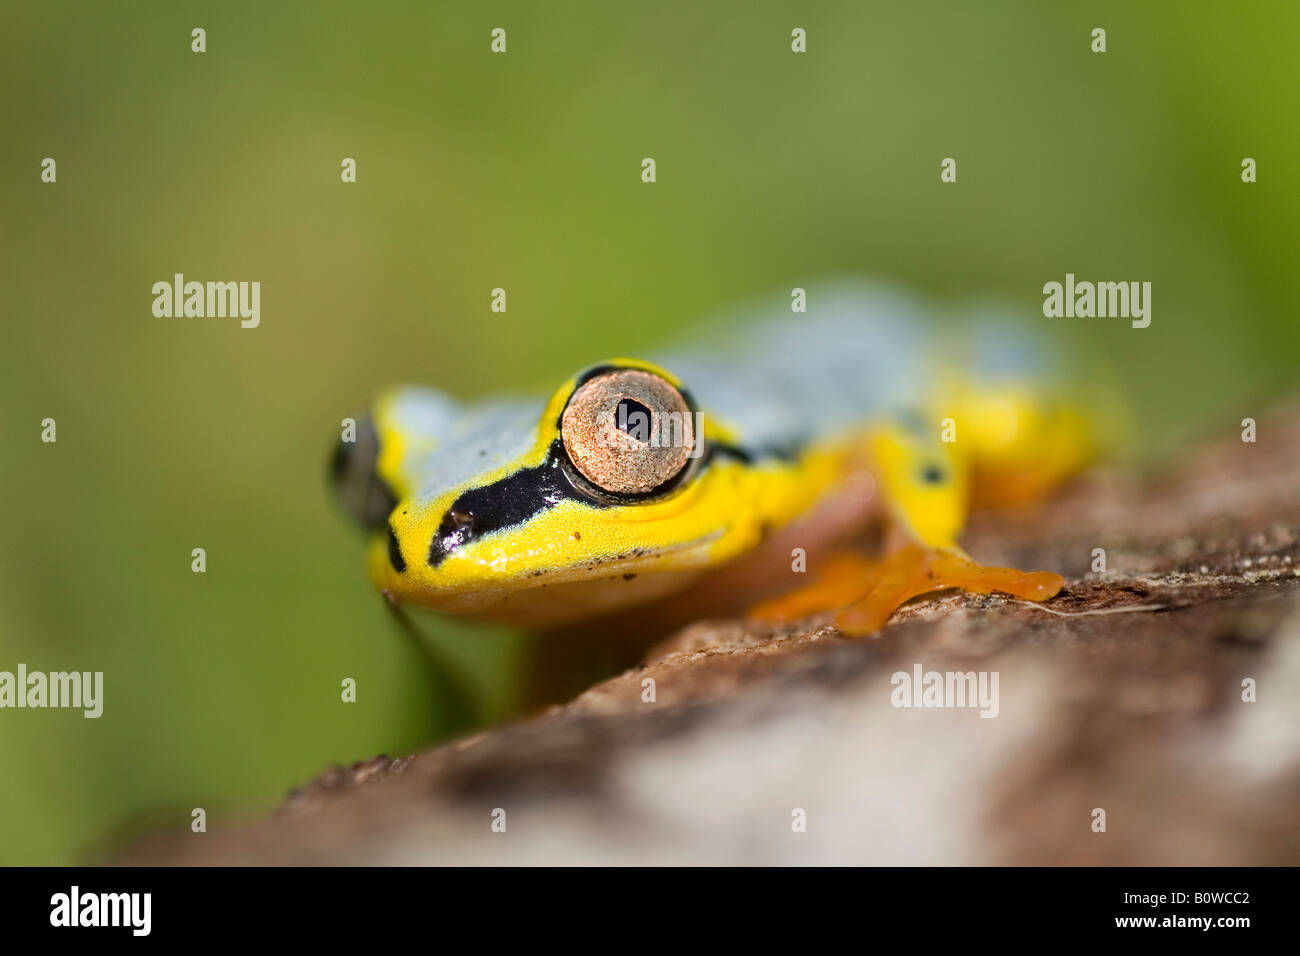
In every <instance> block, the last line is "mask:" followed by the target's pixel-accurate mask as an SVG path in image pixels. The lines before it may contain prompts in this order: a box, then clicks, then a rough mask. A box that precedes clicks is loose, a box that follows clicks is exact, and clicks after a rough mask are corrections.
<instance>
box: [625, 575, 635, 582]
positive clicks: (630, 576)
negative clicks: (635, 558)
mask: <svg viewBox="0 0 1300 956" xmlns="http://www.w3.org/2000/svg"><path fill="white" fill-rule="evenodd" d="M635 577H636V575H635V574H625V575H623V580H624V581H631V580H632V579H633V578H635Z"/></svg>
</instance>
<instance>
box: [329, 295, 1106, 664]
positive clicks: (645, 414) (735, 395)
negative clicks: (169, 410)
mask: <svg viewBox="0 0 1300 956" xmlns="http://www.w3.org/2000/svg"><path fill="white" fill-rule="evenodd" d="M819 302H820V305H819V307H818V308H817V309H810V310H809V312H807V313H804V314H792V313H790V312H789V311H788V310H784V311H783V310H781V309H780V308H779V307H777V306H773V307H769V308H767V309H766V310H764V309H763V308H753V307H749V308H746V309H741V310H738V315H736V316H733V317H732V318H731V319H730V320H728V321H721V322H714V323H709V324H707V325H706V326H705V327H704V328H703V330H702V331H700V332H698V333H697V334H695V335H693V336H692V337H691V340H689V341H687V342H686V343H684V344H683V345H681V346H679V347H678V348H677V349H675V350H670V351H668V352H667V353H665V354H663V355H660V356H655V357H653V358H647V359H641V358H630V357H618V358H610V359H602V360H599V361H596V362H593V363H591V364H589V365H588V366H587V367H585V368H584V369H582V370H581V371H578V372H577V373H575V374H573V375H571V376H569V377H568V378H567V379H565V380H564V381H563V382H562V383H560V384H559V385H558V386H557V387H556V388H554V389H553V390H551V391H550V393H549V394H541V395H532V396H530V395H521V396H507V397H502V398H492V399H487V400H480V401H470V402H466V401H460V400H457V399H455V398H453V397H451V396H449V395H447V394H445V393H443V392H441V391H439V390H437V389H435V388H432V387H429V386H425V385H400V386H394V387H390V388H387V389H385V390H384V391H382V392H381V393H380V394H379V395H378V397H377V398H376V400H375V401H374V403H373V404H372V406H371V407H370V409H369V410H368V412H366V413H365V414H363V415H362V416H360V417H359V418H358V419H357V428H356V430H355V435H354V439H353V440H351V441H344V442H340V443H339V445H338V447H337V449H336V453H335V456H334V459H333V476H334V484H335V487H336V489H337V490H338V493H339V495H340V497H341V499H342V501H343V503H344V505H345V507H346V509H347V510H348V511H349V512H350V513H351V514H352V515H353V516H354V517H355V518H356V519H357V520H358V521H359V523H360V524H361V525H362V527H363V528H365V529H366V530H367V532H368V534H369V536H370V539H371V540H370V545H369V552H368V554H369V557H368V565H369V574H370V578H371V580H372V582H373V584H374V585H375V587H376V588H377V589H378V590H379V591H380V592H381V593H382V594H384V595H385V596H387V597H388V598H389V599H390V600H391V601H393V602H396V603H398V604H403V605H404V604H415V605H424V606H427V607H430V608H433V609H435V610H437V611H439V612H442V613H445V614H450V615H455V616H459V617H468V618H478V619H485V620H490V621H497V622H502V623H506V624H510V625H515V626H522V627H525V628H533V629H541V630H545V629H551V628H560V627H571V626H574V625H581V623H582V622H583V621H585V620H593V619H598V618H600V617H601V616H603V615H608V614H611V613H616V612H622V613H631V614H637V613H647V614H648V613H650V611H651V609H653V608H655V607H657V606H658V607H661V606H663V605H665V604H668V605H672V606H674V607H681V608H689V609H691V613H707V611H708V610H709V608H710V607H711V606H717V607H721V606H724V605H725V604H727V603H728V602H731V603H733V604H734V600H735V599H734V597H733V595H735V594H737V593H742V594H743V593H744V592H745V591H746V585H748V586H749V588H748V590H749V591H750V592H751V593H749V594H747V595H745V596H744V598H743V600H744V601H745V604H744V608H745V615H746V616H747V617H749V618H752V619H755V620H762V621H771V622H794V621H799V620H803V619H806V618H811V617H814V616H817V615H825V616H829V619H830V621H831V622H832V624H833V626H834V627H835V628H837V629H838V631H839V632H840V633H841V634H843V635H844V636H845V637H849V638H859V637H866V636H870V635H873V634H877V633H879V632H880V631H881V630H882V629H883V628H884V627H885V626H886V624H887V622H888V621H889V620H890V618H891V617H892V615H893V614H894V613H895V612H896V611H898V609H899V608H901V607H903V606H904V605H906V604H908V603H910V602H914V601H919V600H924V599H925V598H926V596H929V595H933V594H935V593H937V592H941V591H946V590H949V589H954V588H956V589H960V590H964V591H968V592H974V593H980V594H991V593H1000V594H1004V595H1008V596H1010V597H1012V598H1015V599H1020V600H1025V601H1030V602H1045V601H1048V600H1050V599H1051V598H1052V597H1054V596H1055V595H1056V594H1058V593H1059V592H1060V591H1061V589H1062V588H1063V587H1064V585H1065V579H1064V578H1063V576H1062V575H1061V574H1059V573H1057V572H1055V571H1050V570H1046V571H1044V570H1035V571H1024V570H1020V569H1017V568H1010V567H1001V566H996V565H988V564H982V563H980V562H979V561H977V560H976V559H975V558H974V557H972V556H971V555H969V554H967V553H966V551H964V550H963V548H962V547H961V545H960V543H959V537H960V535H961V533H962V531H963V528H964V526H965V524H966V521H967V518H968V516H969V515H970V513H971V512H972V510H973V509H977V508H984V507H990V508H1006V507H1008V506H1010V505H1019V504H1023V503H1025V502H1030V501H1035V500H1039V499H1041V498H1042V497H1043V496H1044V495H1046V494H1047V493H1048V492H1049V491H1050V490H1051V489H1053V488H1055V487H1057V486H1058V485H1060V484H1061V483H1062V482H1064V481H1065V480H1067V479H1068V478H1070V477H1071V476H1073V475H1075V474H1077V473H1078V472H1079V471H1081V470H1082V469H1083V468H1084V467H1085V466H1086V464H1087V463H1088V462H1089V461H1091V460H1092V459H1093V458H1094V457H1095V455H1096V452H1097V432H1098V427H1097V423H1096V422H1095V421H1093V420H1091V419H1090V416H1089V414H1088V408H1087V404H1086V403H1084V402H1081V401H1080V400H1079V399H1078V397H1077V394H1072V393H1071V390H1070V389H1069V388H1068V387H1066V385H1065V384H1064V383H1065V378H1064V377H1063V376H1062V372H1061V369H1062V368H1063V367H1065V366H1066V365H1067V364H1068V363H1066V362H1064V361H1063V360H1064V358H1065V357H1064V356H1062V355H1061V354H1060V353H1059V352H1058V353H1053V352H1052V350H1051V348H1050V346H1049V344H1048V343H1047V341H1046V340H1045V339H1044V338H1043V337H1041V336H1037V337H1036V336H1034V335H1031V334H1029V331H1028V329H1027V327H1025V326H1024V325H1023V324H1021V323H1016V322H1015V321H1012V320H1011V318H1010V314H1009V311H1008V310H1006V309H1005V308H1002V307H988V306H984V307H980V308H973V309H969V310H967V311H966V313H965V314H962V315H961V316H960V317H959V318H958V319H957V320H953V319H952V317H951V316H949V317H948V318H947V319H945V318H944V312H945V308H944V307H942V306H940V305H937V304H936V303H934V302H932V301H929V300H927V299H926V298H925V297H923V296H922V295H920V294H919V293H917V292H915V291H912V290H908V289H904V288H902V287H899V286H896V285H892V284H889V283H882V282H878V281H876V282H869V281H860V280H853V281H840V282H839V283H835V284H828V286H827V288H826V289H825V290H824V291H823V294H822V295H821V297H820V300H819ZM947 311H949V312H952V311H953V310H951V309H949V310H947ZM958 311H960V310H958ZM868 527H872V528H875V529H877V533H876V542H875V547H874V549H864V548H863V547H861V542H860V541H858V543H857V544H854V543H853V542H854V538H855V535H857V536H860V535H861V533H862V531H863V529H865V528H868ZM760 569H766V570H760ZM773 569H775V570H773ZM696 609H699V610H698V611H696Z"/></svg>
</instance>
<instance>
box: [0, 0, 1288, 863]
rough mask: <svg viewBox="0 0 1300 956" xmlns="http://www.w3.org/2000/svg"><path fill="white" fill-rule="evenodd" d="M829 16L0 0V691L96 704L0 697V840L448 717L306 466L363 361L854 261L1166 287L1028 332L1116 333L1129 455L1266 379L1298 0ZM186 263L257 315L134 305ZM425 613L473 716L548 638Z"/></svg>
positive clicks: (911, 271)
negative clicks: (204, 561)
mask: <svg viewBox="0 0 1300 956" xmlns="http://www.w3.org/2000/svg"><path fill="white" fill-rule="evenodd" d="M1140 6H1142V7H1148V9H1136V8H1137V7H1140ZM815 7H816V8H815V9H809V5H807V4H798V3H784V4H781V3H770V2H755V3H747V4H743V5H742V4H707V3H699V2H692V3H655V4H642V5H632V4H611V3H597V2H588V3H563V4H538V3H535V2H519V3H458V4H427V3H404V4H398V3H387V4H364V3H338V2H327V3H300V4H290V3H273V4H272V3H255V2H223V3H183V2H179V3H178V2H173V0H167V2H148V3H132V4H129V5H127V4H99V3H75V4H68V3H51V2H40V3H15V2H13V0H4V3H3V7H2V12H0V75H2V76H3V79H4V87H3V88H4V97H3V107H2V108H3V117H4V127H3V128H4V136H3V139H4V149H3V151H2V152H0V164H2V166H0V182H2V183H3V186H2V187H0V203H2V205H0V243H2V245H0V254H2V256H3V266H2V267H0V274H2V275H3V300H2V301H3V310H4V316H5V322H4V345H3V348H2V349H0V396H2V398H3V407H2V410H3V418H2V419H0V421H2V427H3V437H4V441H3V445H0V493H2V494H3V501H4V503H5V507H4V517H3V519H2V522H0V523H2V524H3V529H4V532H3V536H2V539H0V575H2V577H0V580H2V581H3V583H2V584H0V669H7V670H11V671H12V670H14V669H15V668H16V666H17V664H18V663H19V662H20V661H22V662H25V663H26V664H27V665H28V667H29V668H30V669H33V670H62V669H76V670H102V671H104V672H105V684H106V689H105V710H104V716H103V717H102V718H100V719H99V720H86V719H83V718H82V716H81V715H80V712H77V711H55V710H45V711H32V710H22V711H17V710H6V711H0V861H3V862H9V863H58V862H74V861H78V860H93V859H98V858H101V857H102V855H103V854H104V853H106V852H110V851H111V850H112V848H113V847H114V846H115V845H117V843H118V842H119V841H120V840H122V839H124V838H126V837H129V836H130V835H132V834H135V833H139V832H141V831H145V830H149V829H153V828H158V827H186V826H188V824H189V820H190V809H191V808H193V807H200V806H201V807H204V808H206V809H207V811H208V813H209V815H210V818H211V819H210V823H211V822H212V819H221V818H223V817H229V816H232V815H238V814H244V813H255V812H261V811H265V810H266V809H268V808H271V807H273V806H275V805H276V804H277V803H278V802H279V801H280V800H281V799H282V797H283V795H284V793H285V791H286V790H287V789H288V788H289V787H290V786H292V785H294V784H295V783H298V782H301V781H304V780H306V779H309V778H311V777H312V776H314V775H315V774H316V773H317V772H319V771H320V770H321V769H322V768H323V767H324V766H326V765H328V764H330V763H335V762H350V761H352V760H356V759H359V758H364V757H368V756H371V755H373V754H375V753H379V752H388V753H392V754H397V753H402V752H408V751H411V750H413V749H415V748H417V747H420V746H422V745H424V744H427V743H428V742H429V741H430V740H432V739H434V738H435V737H436V736H437V735H438V733H439V728H438V708H437V705H436V701H434V700H432V699H431V695H430V693H429V683H428V674H427V670H426V668H425V666H424V664H423V661H422V658H421V655H420V654H419V652H418V651H417V650H416V649H415V648H414V646H413V645H412V644H410V643H409V642H408V641H406V640H405V639H404V638H403V637H402V635H401V633H400V632H399V631H398V630H397V629H396V628H395V626H394V624H393V622H392V620H390V618H389V616H388V614H386V613H385V609H384V608H383V606H382V604H381V602H380V600H379V599H378V598H377V597H376V595H375V594H374V593H373V592H372V591H371V589H370V586H369V584H368V582H367V580H366V575H365V571H364V546H363V543H362V540H361V538H360V537H359V536H358V535H357V533H356V531H355V530H354V528H353V527H351V526H350V524H349V523H348V522H347V521H345V520H344V518H343V517H342V516H341V515H340V514H338V513H337V511H336V509H335V508H334V504H333V501H332V500H331V498H330V495H329V493H328V488H327V486H326V484H325V482H324V473H325V461H326V457H327V454H328V452H329V450H330V447H331V443H332V441H333V440H334V438H335V437H336V435H337V423H338V421H339V419H340V418H342V417H343V416H344V415H348V414H351V413H354V412H356V411H357V410H359V409H360V408H362V407H363V406H364V404H365V403H366V402H367V401H368V400H369V398H370V397H371V396H372V395H373V394H374V392H375V390H376V389H377V388H378V387H380V386H382V385H384V384H386V383H390V382H395V381H414V382H427V383H430V384H435V385H438V386H440V387H442V388H445V389H447V390H448V391H451V392H453V393H456V394H459V395H463V396H476V395H482V394H486V393H490V392H492V391H495V390H499V389H502V388H521V387H539V388H545V389H549V388H551V387H553V386H554V384H555V383H556V382H557V381H559V380H560V379H561V378H562V377H563V376H565V375H567V374H569V373H570V372H572V371H573V370H574V369H576V368H578V367H581V366H582V365H584V364H585V363H587V362H589V361H592V360H595V359H599V358H602V357H606V356H608V355H611V354H635V353H638V352H644V351H647V350H650V349H653V348H654V347H655V346H656V345H658V344H659V343H660V342H661V341H662V340H663V339H664V338H666V337H669V336H670V335H672V334H674V333H676V334H678V335H680V334H681V333H682V332H683V331H685V330H688V329H689V327H690V326H691V323H692V322H694V321H696V320H698V319H699V318H700V317H701V316H704V315H706V314H708V313H710V312H711V311H714V310H716V309H718V308H720V307H723V306H727V305H729V304H732V303H734V302H735V301H736V300H738V299H748V298H752V297H753V296H755V295H770V296H772V298H773V301H774V302H788V296H789V289H790V288H791V287H792V286H795V285H802V286H805V287H809V288H810V292H811V294H812V299H811V301H812V303H813V304H814V305H815V294H816V293H815V285H816V281H817V280H818V278H820V277H824V276H830V275H836V274H842V273H862V274H870V275H882V276H887V277H892V278H897V279H901V280H904V281H907V282H910V283H912V284H914V285H916V286H918V287H920V288H923V289H926V290H928V291H930V292H932V293H934V294H936V295H938V296H940V297H950V296H951V297H957V296H960V297H965V296H969V295H990V294H991V295H998V296H1001V297H1004V298H1007V299H1009V300H1011V301H1013V302H1015V303H1018V304H1020V305H1022V306H1023V307H1024V309H1025V310H1026V313H1027V315H1028V316H1030V317H1031V318H1032V317H1033V316H1035V315H1038V316H1041V312H1040V309H1041V305H1042V293H1041V291H1040V290H1041V287H1042V284H1043V283H1044V282H1047V281H1049V280H1053V279H1055V280H1058V281H1059V280H1061V279H1062V277H1063V276H1064V274H1065V273H1066V272H1067V271H1071V272H1074V273H1076V274H1077V275H1078V276H1079V277H1080V278H1092V279H1124V280H1127V279H1141V280H1150V281H1152V283H1153V306H1154V311H1153V321H1152V325H1151V327H1150V328H1149V329H1146V330H1142V331H1135V330H1132V329H1130V328H1128V325H1127V323H1126V322H1123V321H1117V320H1102V319H1090V320H1089V319H1081V320H1058V321H1057V322H1056V323H1055V328H1056V329H1057V330H1059V331H1060V332H1061V333H1062V334H1063V335H1066V336H1069V337H1071V338H1072V340H1073V345H1074V346H1077V347H1080V348H1091V349H1093V350H1096V351H1101V352H1104V353H1106V354H1108V355H1109V357H1110V360H1111V361H1112V362H1113V363H1114V366H1115V368H1116V370H1117V373H1118V377H1119V380H1120V381H1121V382H1122V383H1123V386H1124V388H1125V390H1126V391H1127V392H1128V393H1129V396H1128V397H1129V399H1130V401H1131V402H1132V404H1133V407H1134V408H1135V410H1136V412H1137V421H1138V424H1139V426H1140V429H1141V431H1140V439H1141V442H1140V444H1141V445H1142V446H1143V447H1144V448H1145V450H1146V452H1147V453H1148V454H1149V455H1153V456H1156V457H1158V456H1160V455H1161V454H1165V453H1168V452H1169V451H1171V450H1172V449H1174V448H1176V447H1177V446H1178V445H1179V443H1181V442H1182V441H1184V440H1185V439H1186V438H1187V437H1188V436H1190V435H1192V434H1194V433H1198V432H1202V433H1203V432H1207V431H1209V432H1214V431H1228V430H1233V429H1236V428H1237V427H1238V422H1239V421H1240V419H1241V418H1242V417H1244V416H1246V415H1253V416H1258V415H1260V414H1262V412H1263V411H1264V409H1265V407H1266V403H1267V398H1268V396H1270V395H1276V394H1277V393H1279V392H1280V391H1282V390H1284V389H1286V388H1288V387H1290V386H1291V385H1293V383H1294V380H1295V377H1296V370H1297V356H1298V355H1300V331H1298V327H1297V323H1296V309H1295V305H1296V300H1297V296H1296V292H1295V288H1294V284H1293V283H1294V281H1295V278H1296V268H1295V255H1296V250H1297V241H1296V240H1297V232H1298V231H1300V225H1298V224H1300V190H1297V188H1296V186H1295V182H1296V177H1297V175H1300V168H1298V167H1297V162H1298V161H1300V159H1298V158H1300V137H1298V135H1297V121H1296V115H1297V114H1296V108H1295V91H1296V89H1297V83H1298V81H1300V41H1298V40H1297V38H1298V37H1300V7H1297V6H1296V5H1295V4H1293V3H1287V2H1280V0H1279V2H1272V3H1267V2H1264V3H1255V4H1249V5H1241V6H1237V7H1231V8H1229V7H1227V6H1225V5H1223V4H1218V3H1194V4H1178V5H1177V6H1176V9H1175V8H1174V5H1170V4H1154V3H1153V4H1149V5H1137V4H1131V3H1113V4H1106V3H1100V4H1088V5H1083V4H1051V5H1049V4H1042V3H1022V4H998V3H988V4H974V3H917V4H903V3H897V4H894V3H890V4H863V3H829V2H825V3H818V4H816V5H815ZM195 26H202V27H204V28H205V29H206V30H207V44H208V51H207V52H206V53H205V54H202V55H198V54H194V53H191V51H190V30H191V29H192V28H193V27H195ZM497 26H501V27H505V28H506V29H507V31H508V44H509V50H508V53H507V54H506V55H504V56H494V55H492V54H491V53H489V51H488V46H489V31H490V30H491V29H492V28H493V27H497ZM796 26H800V27H803V28H805V29H806V30H807V32H808V47H809V52H808V53H807V54H805V55H795V54H792V53H791V52H790V31H791V29H792V28H793V27H796ZM1096 26H1103V27H1105V28H1106V29H1107V31H1108V46H1109V50H1108V52H1107V53H1105V54H1104V55H1095V54H1093V53H1091V52H1090V50H1089V44H1090V36H1089V34H1090V31H1091V29H1092V28H1093V27H1096ZM46 156H51V157H54V158H55V159H56V160H57V163H58V182H57V183H56V184H53V185H49V184H43V183H41V182H40V163H41V160H42V159H43V158H44V157H46ZM345 156H350V157H354V158H356V160H357V163H358V179H359V181H358V182H357V183H356V184H354V185H344V184H343V183H341V182H340V178H339V171H340V165H339V164H340V161H341V159H342V158H343V157H345ZM645 156H653V157H654V158H655V159H656V160H657V163H658V182H657V183H655V184H654V185H645V184H643V183H642V182H641V181H640V162H641V159H642V158H643V157H645ZM946 156H952V157H955V158H956V159H957V162H958V182H957V184H956V185H942V184H941V183H940V181H939V162H940V160H941V159H942V158H943V157H946ZM1244 156H1251V157H1254V158H1255V159H1256V160H1257V161H1258V163H1259V182H1258V183H1257V184H1255V185H1245V184H1243V183H1242V182H1241V180H1240V164H1241V160H1242V157H1244ZM174 272H184V273H185V274H186V276H187V277H188V278H193V279H197V280H200V281H205V280H227V279H235V280H259V281H260V282H261V283H262V324H261V327H260V328H258V329H256V330H251V331H250V330H242V329H240V328H239V325H238V322H237V321H233V320H215V319H214V320H207V319H158V318H155V317H154V316H153V315H152V312H151V306H152V301H153V296H152V293H151V291H150V287H151V286H152V284H153V283H154V282H155V281H158V280H164V279H169V278H170V277H171V275H172V274H173V273H174ZM496 286H503V287H505V288H506V289H507V291H508V295H509V311H508V312H507V313H505V314H494V313H492V312H490V311H489V293H490V290H491V289H492V288H493V287H496ZM1047 321H1048V320H1045V319H1041V318H1040V319H1039V320H1038V322H1039V323H1040V324H1041V323H1046V322H1047ZM809 347H810V348H816V347H818V343H815V342H810V343H809ZM47 416H49V417H53V418H55V419H57V422H58V443H57V444H55V445H43V444H42V443H41V442H40V422H41V420H42V419H43V418H45V417H47ZM194 547H204V548H206V549H207V555H208V571H207V573H206V574H194V573H192V572H191V570H190V560H191V559H190V551H191V549H192V548H194ZM417 623H418V625H419V626H420V627H421V628H422V629H423V630H424V631H426V632H428V634H429V635H431V637H432V638H433V639H434V640H436V641H437V642H438V643H439V645H440V646H441V647H442V648H443V649H444V650H445V652H446V653H447V654H449V655H451V656H453V657H454V658H455V659H457V660H458V661H459V662H460V663H461V665H462V666H463V667H464V668H465V669H466V670H467V671H468V672H469V673H470V674H471V675H472V676H473V679H474V681H475V682H476V684H477V686H478V694H479V695H480V697H481V708H482V713H481V714H480V717H481V718H482V719H485V720H499V719H502V718H504V717H506V716H508V715H509V714H510V713H511V710H512V707H513V706H514V699H515V696H516V689H517V687H518V685H519V675H520V674H521V673H522V669H523V668H527V667H528V666H529V659H530V655H531V654H533V653H538V652H541V653H544V652H545V648H541V649H540V650H539V649H538V648H537V647H536V646H535V645H534V644H532V643H531V642H530V641H528V640H527V639H526V638H524V637H522V636H519V635H513V634H510V633H507V632H504V631H501V630H485V629H482V628H478V627H471V626H463V625H458V624H452V623H449V622H444V621H440V620H439V619H437V618H435V617H432V616H430V615H424V614H421V615H419V616H418V618H417ZM343 677H353V678H355V679H356V680H357V682H358V686H359V698H358V701H357V703H355V704H343V703H341V702H340V699H339V685H340V680H341V679H342V678H343Z"/></svg>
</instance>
